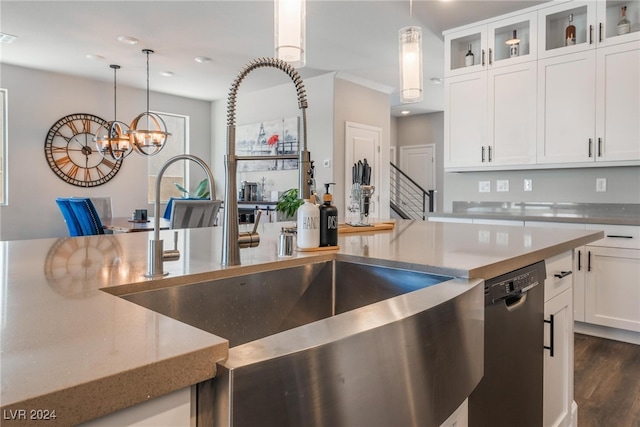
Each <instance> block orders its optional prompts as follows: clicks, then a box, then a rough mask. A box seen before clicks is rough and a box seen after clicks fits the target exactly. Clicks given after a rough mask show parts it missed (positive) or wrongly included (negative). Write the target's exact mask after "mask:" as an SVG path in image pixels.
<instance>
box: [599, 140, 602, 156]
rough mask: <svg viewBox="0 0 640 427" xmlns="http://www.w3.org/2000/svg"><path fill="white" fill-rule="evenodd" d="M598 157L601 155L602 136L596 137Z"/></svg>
mask: <svg viewBox="0 0 640 427" xmlns="http://www.w3.org/2000/svg"><path fill="white" fill-rule="evenodd" d="M598 157H602V138H598Z"/></svg>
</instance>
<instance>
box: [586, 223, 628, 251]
mask: <svg viewBox="0 0 640 427" xmlns="http://www.w3.org/2000/svg"><path fill="white" fill-rule="evenodd" d="M587 230H603V231H604V236H605V237H604V239H600V240H598V241H595V242H592V243H589V246H606V247H609V248H625V249H640V227H638V226H635V225H608V224H587Z"/></svg>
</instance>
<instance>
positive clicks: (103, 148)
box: [93, 65, 133, 160]
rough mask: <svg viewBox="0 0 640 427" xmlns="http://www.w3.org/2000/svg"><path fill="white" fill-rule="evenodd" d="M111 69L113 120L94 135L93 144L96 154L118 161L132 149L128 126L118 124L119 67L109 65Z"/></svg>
mask: <svg viewBox="0 0 640 427" xmlns="http://www.w3.org/2000/svg"><path fill="white" fill-rule="evenodd" d="M109 67H110V68H112V69H113V120H112V121H109V122H106V123H105V124H103V125H102V126H100V128H98V131H97V132H96V134H95V137H94V138H93V142H95V144H96V148H97V149H98V152H99V153H100V154H101V155H102V157H105V158H111V159H113V160H120V159H124V158H125V157H127V156H128V155H129V154H131V151H133V150H132V148H131V143H130V141H129V135H128V134H127V131H128V130H129V126H127V125H126V124H124V123H122V122H119V121H118V119H117V117H118V109H117V105H118V102H117V101H118V98H117V93H118V86H117V83H116V73H117V72H118V70H119V69H120V66H119V65H110V66H109Z"/></svg>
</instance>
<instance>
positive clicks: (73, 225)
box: [56, 197, 82, 237]
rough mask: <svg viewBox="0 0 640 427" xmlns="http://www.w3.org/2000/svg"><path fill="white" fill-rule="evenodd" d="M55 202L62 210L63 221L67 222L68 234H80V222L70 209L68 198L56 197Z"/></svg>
mask: <svg viewBox="0 0 640 427" xmlns="http://www.w3.org/2000/svg"><path fill="white" fill-rule="evenodd" d="M56 204H57V205H58V207H59V208H60V211H61V212H62V216H63V217H64V222H65V223H66V224H67V228H68V229H69V235H70V236H71V237H75V236H82V227H80V222H78V218H76V215H75V214H74V213H73V210H72V209H71V203H69V199H68V198H66V197H58V198H57V199H56Z"/></svg>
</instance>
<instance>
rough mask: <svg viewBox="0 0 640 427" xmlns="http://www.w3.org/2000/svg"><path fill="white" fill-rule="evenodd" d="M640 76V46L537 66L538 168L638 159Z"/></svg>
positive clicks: (587, 53) (588, 52) (567, 57)
mask: <svg viewBox="0 0 640 427" xmlns="http://www.w3.org/2000/svg"><path fill="white" fill-rule="evenodd" d="M638 76H640V42H638V41H636V42H630V43H624V44H616V45H612V46H608V47H604V48H601V49H596V50H586V51H584V52H578V53H572V54H567V55H564V56H555V57H552V58H548V59H543V60H540V61H538V99H539V100H540V102H539V104H538V159H537V161H538V163H575V162H584V163H593V162H616V161H633V160H638V159H640V127H638V117H639V116H640V79H639V78H638ZM594 118H595V121H594ZM612 164H615V163H612Z"/></svg>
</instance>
